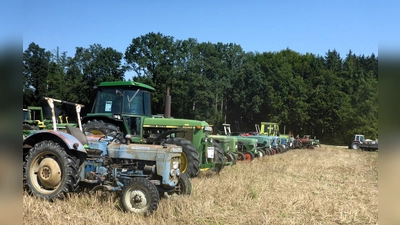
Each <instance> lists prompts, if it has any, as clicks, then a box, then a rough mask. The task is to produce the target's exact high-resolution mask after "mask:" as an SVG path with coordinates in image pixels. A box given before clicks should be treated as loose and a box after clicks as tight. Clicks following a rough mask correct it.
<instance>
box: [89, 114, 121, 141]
mask: <svg viewBox="0 0 400 225" xmlns="http://www.w3.org/2000/svg"><path fill="white" fill-rule="evenodd" d="M82 130H83V132H90V133H93V134H103V135H107V136H111V137H113V141H114V142H117V143H124V144H125V143H126V140H125V137H124V134H123V133H122V132H121V131H120V129H119V127H118V126H116V125H114V124H111V123H105V122H104V121H103V120H92V121H90V120H89V121H87V122H86V123H84V124H83V125H82Z"/></svg>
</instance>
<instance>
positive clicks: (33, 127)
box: [22, 123, 38, 130]
mask: <svg viewBox="0 0 400 225" xmlns="http://www.w3.org/2000/svg"><path fill="white" fill-rule="evenodd" d="M22 130H38V128H37V126H35V125H30V124H27V123H24V124H22Z"/></svg>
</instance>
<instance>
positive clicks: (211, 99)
mask: <svg viewBox="0 0 400 225" xmlns="http://www.w3.org/2000/svg"><path fill="white" fill-rule="evenodd" d="M123 59H124V60H125V62H126V64H125V65H123V63H122V60H123ZM23 68H24V70H23V102H24V107H26V106H28V105H44V104H45V103H44V102H43V99H42V97H43V96H49V97H53V98H58V99H62V100H66V101H71V102H79V103H82V104H85V105H86V106H87V107H85V109H84V111H83V112H85V110H86V112H87V111H88V110H90V109H91V104H92V103H93V101H94V99H95V90H94V89H93V87H94V86H95V85H97V84H99V83H100V82H102V81H118V80H123V79H124V73H125V72H126V71H127V70H131V71H134V72H135V73H136V76H135V77H133V80H134V81H138V82H143V83H146V84H148V85H150V86H153V87H154V88H155V89H156V91H155V93H154V94H153V96H152V100H153V103H152V110H153V114H157V113H163V111H164V96H165V91H166V88H167V86H169V87H170V94H171V96H172V116H173V117H176V118H187V119H196V120H205V121H207V122H209V123H210V124H213V125H214V127H215V128H216V129H221V128H222V123H231V124H233V123H234V121H238V122H239V123H240V127H241V129H242V131H253V130H255V129H254V124H260V122H261V121H274V122H278V123H280V124H281V128H282V127H285V131H286V133H288V132H289V131H291V132H293V133H294V134H295V135H297V134H299V135H303V134H311V135H313V136H314V135H316V136H317V138H318V139H319V140H321V141H322V142H323V143H331V144H347V142H348V140H349V139H350V138H351V137H352V136H353V135H354V133H362V134H364V135H365V136H366V137H368V138H377V137H378V58H377V57H376V56H375V55H374V54H372V55H371V56H364V55H362V56H356V55H355V54H354V53H352V52H351V51H349V53H348V54H347V55H346V57H345V58H341V56H340V55H339V53H338V52H337V51H336V50H332V51H331V50H328V52H327V53H326V55H325V56H319V55H318V56H316V55H314V54H310V53H307V54H305V55H303V54H300V53H298V52H295V51H293V50H291V49H284V50H282V51H279V52H263V53H253V52H244V51H243V49H242V48H241V46H240V45H237V44H234V43H229V44H224V43H220V42H218V43H216V44H215V43H210V42H203V43H199V42H198V41H197V40H196V39H193V38H189V39H187V40H176V39H174V37H172V36H165V35H163V34H161V33H153V32H151V33H148V34H146V35H142V36H139V37H137V38H133V39H132V42H131V43H130V44H129V46H128V47H127V49H126V51H125V54H122V53H120V52H117V51H115V50H114V49H112V48H109V47H107V48H103V47H102V46H101V45H100V44H94V45H90V46H89V48H83V47H77V48H76V52H75V54H74V56H73V57H69V56H67V54H66V52H61V53H60V52H59V50H58V49H57V50H53V51H51V52H50V51H46V50H45V49H43V48H40V47H39V45H37V44H35V43H31V44H30V45H29V47H28V48H27V49H26V50H25V51H24V54H23ZM63 110H64V111H68V109H67V108H63ZM281 132H283V130H281Z"/></svg>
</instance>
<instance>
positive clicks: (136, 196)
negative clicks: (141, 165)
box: [121, 177, 160, 216]
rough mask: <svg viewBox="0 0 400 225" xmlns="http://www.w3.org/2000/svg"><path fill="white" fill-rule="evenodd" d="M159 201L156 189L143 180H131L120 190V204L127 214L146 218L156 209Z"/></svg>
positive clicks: (150, 183) (149, 182) (140, 178)
mask: <svg viewBox="0 0 400 225" xmlns="http://www.w3.org/2000/svg"><path fill="white" fill-rule="evenodd" d="M159 201H160V195H159V193H158V190H157V187H156V186H155V185H154V184H153V183H152V182H151V181H150V180H147V179H145V178H142V177H135V178H132V180H131V181H129V182H128V183H127V184H125V185H124V187H123V188H122V195H121V204H122V207H123V208H124V210H125V211H127V212H132V213H139V214H143V215H145V216H148V215H150V214H151V213H152V212H153V211H155V210H156V209H157V207H158V203H159Z"/></svg>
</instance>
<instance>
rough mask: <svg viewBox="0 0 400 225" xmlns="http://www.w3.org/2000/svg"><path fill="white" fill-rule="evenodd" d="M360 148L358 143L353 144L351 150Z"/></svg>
mask: <svg viewBox="0 0 400 225" xmlns="http://www.w3.org/2000/svg"><path fill="white" fill-rule="evenodd" d="M358 148H359V147H358V143H357V142H353V143H351V149H353V150H357V149H358Z"/></svg>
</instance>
